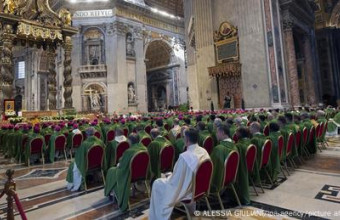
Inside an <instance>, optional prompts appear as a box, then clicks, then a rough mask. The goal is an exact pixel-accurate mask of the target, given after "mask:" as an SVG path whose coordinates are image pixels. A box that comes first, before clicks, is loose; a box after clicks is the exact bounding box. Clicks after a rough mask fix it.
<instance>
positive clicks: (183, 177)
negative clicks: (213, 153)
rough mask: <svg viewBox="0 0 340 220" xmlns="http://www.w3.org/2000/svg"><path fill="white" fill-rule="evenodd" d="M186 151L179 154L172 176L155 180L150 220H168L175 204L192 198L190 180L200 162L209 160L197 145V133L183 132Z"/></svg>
mask: <svg viewBox="0 0 340 220" xmlns="http://www.w3.org/2000/svg"><path fill="white" fill-rule="evenodd" d="M184 139H185V144H186V146H187V150H186V151H185V152H184V153H182V154H180V156H179V159H178V161H177V162H176V164H175V168H174V171H173V173H172V175H170V176H168V177H167V178H159V179H157V180H156V181H155V182H154V183H153V186H152V193H151V201H150V211H149V219H150V220H161V219H170V216H171V213H172V210H173V208H174V206H175V204H176V203H178V202H179V201H181V200H183V199H190V198H191V197H192V194H191V193H192V178H193V175H194V174H195V172H196V171H197V168H198V166H199V164H200V163H201V162H203V161H204V160H205V159H209V154H208V153H207V151H206V150H205V149H204V148H202V147H200V146H199V145H198V144H197V143H198V131H197V130H196V129H194V128H189V129H187V130H186V131H185V136H184Z"/></svg>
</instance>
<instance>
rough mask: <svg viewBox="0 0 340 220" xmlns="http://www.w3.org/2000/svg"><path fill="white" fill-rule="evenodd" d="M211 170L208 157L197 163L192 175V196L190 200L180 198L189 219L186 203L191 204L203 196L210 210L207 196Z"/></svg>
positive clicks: (211, 164) (211, 166)
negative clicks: (197, 165)
mask: <svg viewBox="0 0 340 220" xmlns="http://www.w3.org/2000/svg"><path fill="white" fill-rule="evenodd" d="M212 172H213V163H212V162H211V160H210V159H206V160H204V161H203V162H202V163H201V164H200V165H199V167H198V169H197V171H196V173H195V174H194V175H193V180H192V198H191V199H190V200H182V201H181V202H180V204H181V205H183V206H184V208H185V212H186V214H187V217H188V219H191V216H190V212H189V209H188V207H187V205H191V204H192V203H194V202H196V201H198V200H200V199H203V198H204V199H205V202H206V204H207V206H208V209H209V211H210V212H211V206H210V203H209V200H208V196H209V190H210V184H211V177H212ZM183 211H184V210H183Z"/></svg>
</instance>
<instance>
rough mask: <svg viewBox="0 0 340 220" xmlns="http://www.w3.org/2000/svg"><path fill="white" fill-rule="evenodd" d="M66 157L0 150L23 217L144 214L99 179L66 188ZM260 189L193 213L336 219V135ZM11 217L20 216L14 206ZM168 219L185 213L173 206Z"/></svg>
mask: <svg viewBox="0 0 340 220" xmlns="http://www.w3.org/2000/svg"><path fill="white" fill-rule="evenodd" d="M69 163H70V161H63V160H62V161H58V162H55V163H54V164H45V166H43V165H41V164H36V165H34V166H31V167H29V168H28V167H25V166H23V165H18V164H15V163H13V162H12V161H10V160H8V159H5V158H3V157H1V155H0V165H1V166H0V186H3V185H4V183H5V179H6V176H5V171H6V170H7V169H8V168H11V169H14V170H15V174H14V178H15V181H16V184H17V193H18V195H19V197H20V200H21V203H22V205H23V207H24V210H25V212H26V214H27V217H28V219H51V220H52V219H82V220H83V219H147V218H148V208H149V199H148V197H147V196H146V195H145V194H140V193H137V194H136V195H135V197H131V198H130V203H131V204H132V206H133V207H132V208H131V210H130V211H128V212H121V211H120V210H119V209H118V208H117V205H115V204H113V203H112V202H111V201H109V200H108V199H107V198H105V197H104V195H103V185H102V183H101V182H91V183H90V184H89V190H88V192H84V191H80V192H69V191H67V190H66V181H65V178H66V172H67V167H68V166H69ZM265 191H266V193H265V194H260V195H259V196H252V197H251V199H252V204H251V205H250V206H247V207H242V208H237V209H235V208H232V207H231V204H230V203H228V202H227V201H225V207H227V208H228V209H226V210H223V211H220V210H219V209H220V208H219V206H218V203H217V202H214V201H211V203H212V207H213V209H214V210H215V212H213V213H207V212H204V210H206V208H204V206H202V208H201V209H198V211H200V212H199V213H196V215H197V216H194V218H193V219H211V218H212V216H213V215H214V217H215V219H226V218H228V219H339V218H340V211H339V203H340V138H339V137H333V138H331V139H329V147H328V148H327V149H326V150H323V151H322V152H321V153H318V155H316V156H315V157H314V158H312V159H311V160H309V161H306V163H304V164H302V165H300V166H299V168H298V169H296V170H295V171H291V175H290V176H288V179H287V180H285V181H284V179H282V181H281V182H280V184H279V185H278V186H277V187H276V188H275V189H266V190H265ZM6 208H7V205H6V200H5V198H4V197H3V198H1V199H0V219H3V218H5V215H6ZM16 219H20V218H19V216H18V213H17V212H16ZM172 219H186V216H185V214H183V213H181V212H179V211H175V212H174V213H173V215H172Z"/></svg>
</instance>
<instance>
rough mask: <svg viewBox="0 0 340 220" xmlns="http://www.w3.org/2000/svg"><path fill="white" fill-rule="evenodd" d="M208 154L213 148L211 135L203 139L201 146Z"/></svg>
mask: <svg viewBox="0 0 340 220" xmlns="http://www.w3.org/2000/svg"><path fill="white" fill-rule="evenodd" d="M202 147H203V148H204V149H205V150H206V151H207V152H208V154H209V155H210V154H211V152H212V150H213V148H214V140H213V139H212V137H210V136H208V137H206V138H205V140H204V141H203V146H202Z"/></svg>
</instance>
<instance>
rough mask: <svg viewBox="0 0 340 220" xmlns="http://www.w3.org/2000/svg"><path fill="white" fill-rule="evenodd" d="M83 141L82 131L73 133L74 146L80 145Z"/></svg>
mask: <svg viewBox="0 0 340 220" xmlns="http://www.w3.org/2000/svg"><path fill="white" fill-rule="evenodd" d="M82 142H83V135H82V134H81V133H79V134H75V135H73V137H72V148H78V147H80V145H81V143H82Z"/></svg>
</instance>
